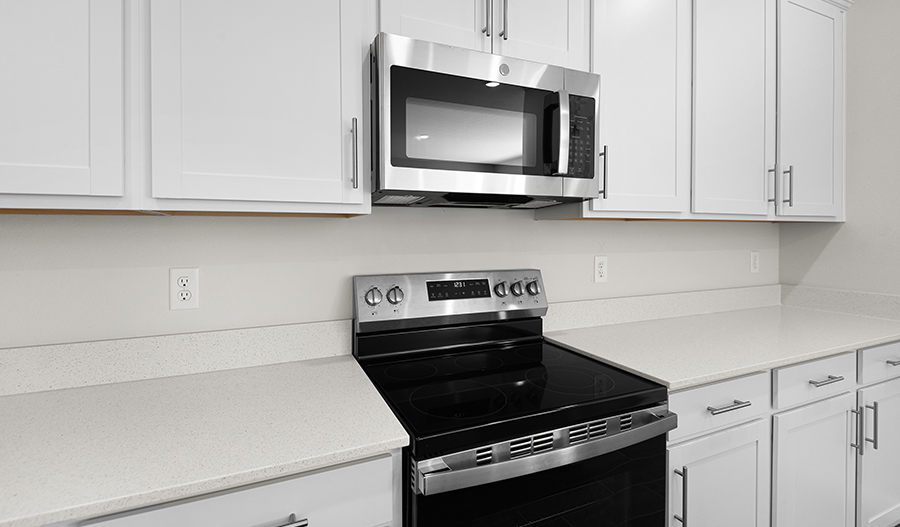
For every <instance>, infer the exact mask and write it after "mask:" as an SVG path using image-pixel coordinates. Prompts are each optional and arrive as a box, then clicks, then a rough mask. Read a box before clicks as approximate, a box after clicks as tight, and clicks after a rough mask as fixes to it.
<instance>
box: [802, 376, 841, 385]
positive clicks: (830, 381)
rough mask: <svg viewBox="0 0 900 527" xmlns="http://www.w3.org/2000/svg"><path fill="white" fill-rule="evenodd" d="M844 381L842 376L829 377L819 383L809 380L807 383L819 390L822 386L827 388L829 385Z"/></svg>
mask: <svg viewBox="0 0 900 527" xmlns="http://www.w3.org/2000/svg"><path fill="white" fill-rule="evenodd" d="M843 380H844V376H843V375H829V376H828V377H827V378H825V379H824V380H821V381H813V380H810V381H809V383H810V384H812V385H813V386H815V387H816V388H821V387H822V386H828V385H829V384H834V383H836V382H841V381H843Z"/></svg>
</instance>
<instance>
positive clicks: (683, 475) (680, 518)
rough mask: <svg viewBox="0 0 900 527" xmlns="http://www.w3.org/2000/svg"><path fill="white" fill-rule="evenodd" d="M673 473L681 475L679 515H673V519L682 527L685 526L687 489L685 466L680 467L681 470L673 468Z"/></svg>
mask: <svg viewBox="0 0 900 527" xmlns="http://www.w3.org/2000/svg"><path fill="white" fill-rule="evenodd" d="M675 473H676V474H678V475H679V476H681V480H682V482H681V516H679V515H677V514H676V515H675V519H676V520H678V521H680V522H681V525H682V527H686V526H687V489H688V470H687V466H683V467H681V470H678V469H677V468H676V469H675Z"/></svg>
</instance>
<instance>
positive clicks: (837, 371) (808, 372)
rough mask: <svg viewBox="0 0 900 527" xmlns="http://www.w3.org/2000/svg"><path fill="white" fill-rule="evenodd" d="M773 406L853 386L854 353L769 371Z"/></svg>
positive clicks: (826, 395)
mask: <svg viewBox="0 0 900 527" xmlns="http://www.w3.org/2000/svg"><path fill="white" fill-rule="evenodd" d="M772 382H773V385H774V388H775V392H774V394H773V397H772V401H773V403H774V405H775V408H776V409H781V408H787V407H789V406H794V405H796V404H801V403H806V402H811V401H815V400H817V399H824V398H825V397H829V396H832V395H835V394H838V393H840V392H845V391H847V390H852V389H854V388H855V387H856V354H855V353H845V354H843V355H836V356H834V357H828V358H827V359H821V360H816V361H812V362H806V363H803V364H798V365H796V366H788V367H786V368H778V369H777V370H773V371H772Z"/></svg>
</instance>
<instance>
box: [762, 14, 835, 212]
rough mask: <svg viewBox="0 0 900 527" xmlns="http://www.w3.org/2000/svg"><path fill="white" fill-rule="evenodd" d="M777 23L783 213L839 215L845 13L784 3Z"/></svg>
mask: <svg viewBox="0 0 900 527" xmlns="http://www.w3.org/2000/svg"><path fill="white" fill-rule="evenodd" d="M779 24H780V35H781V40H780V44H779V53H780V62H779V83H780V94H781V100H780V108H779V115H780V118H781V122H780V125H781V130H780V131H781V136H780V137H781V139H780V145H781V152H780V154H779V157H780V166H781V172H782V174H784V175H783V177H782V189H783V191H782V196H783V199H782V200H780V203H779V204H778V205H779V214H783V215H790V216H802V215H809V216H836V215H838V214H839V212H840V206H841V205H840V194H841V189H842V186H841V185H840V182H841V180H842V175H843V134H842V130H843V127H844V123H843V111H842V101H843V93H842V89H843V88H842V85H841V83H840V82H839V79H843V78H844V74H843V54H842V53H841V50H842V48H843V41H844V37H843V13H842V12H841V11H840V10H839V9H838V8H836V7H834V6H832V5H829V4H827V3H825V2H821V1H816V0H780V17H779ZM787 170H790V175H787V174H785V171H787ZM785 200H789V201H788V203H785Z"/></svg>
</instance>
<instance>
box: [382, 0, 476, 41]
mask: <svg viewBox="0 0 900 527" xmlns="http://www.w3.org/2000/svg"><path fill="white" fill-rule="evenodd" d="M489 8H490V0H450V1H448V0H382V1H381V7H380V10H381V11H380V16H379V18H380V21H381V27H380V30H381V31H384V32H385V33H393V34H395V35H402V36H404V37H409V38H415V39H419V40H427V41H430V42H437V43H440V44H447V45H449V46H458V47H461V48H466V49H474V50H476V51H487V52H490V51H491V37H492V35H493V33H490V34H488V32H487V31H482V30H483V29H485V28H486V27H487V25H488V23H489V20H488V19H489V17H488V13H487V10H488V9H489Z"/></svg>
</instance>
